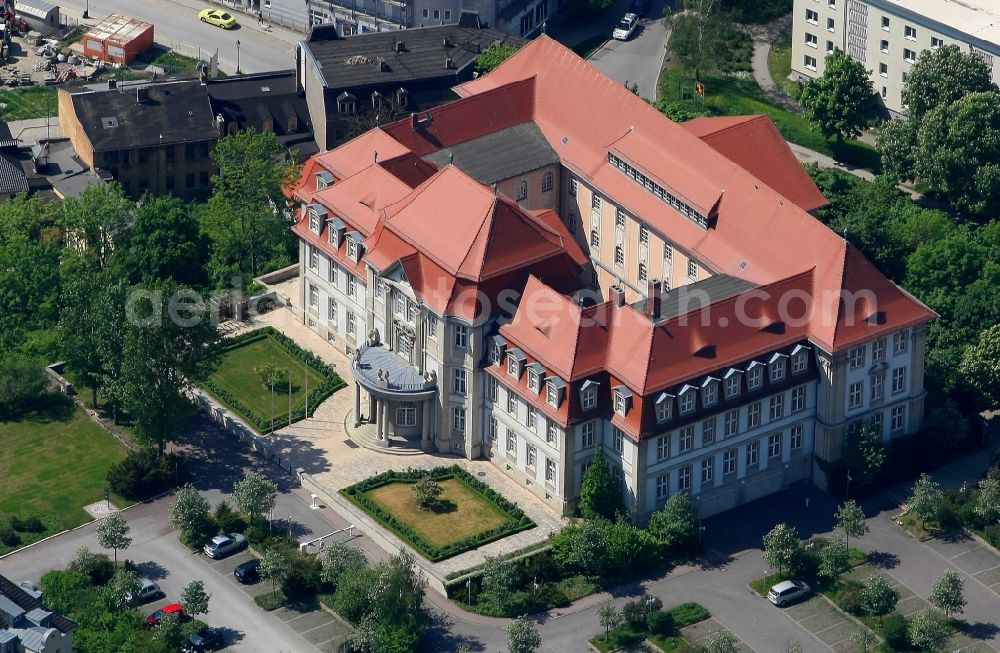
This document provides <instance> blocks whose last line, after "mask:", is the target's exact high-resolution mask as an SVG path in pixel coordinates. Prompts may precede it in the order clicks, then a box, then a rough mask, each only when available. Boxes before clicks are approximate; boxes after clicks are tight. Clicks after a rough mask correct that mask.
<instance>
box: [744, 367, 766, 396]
mask: <svg viewBox="0 0 1000 653" xmlns="http://www.w3.org/2000/svg"><path fill="white" fill-rule="evenodd" d="M763 367H764V366H763V365H754V366H753V367H750V368H749V369H748V370H747V389H748V390H750V391H751V392H752V391H754V390H756V389H758V388H760V384H761V380H762V377H763V372H762V371H761V370H762V369H763Z"/></svg>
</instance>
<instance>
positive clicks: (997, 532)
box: [983, 524, 1000, 549]
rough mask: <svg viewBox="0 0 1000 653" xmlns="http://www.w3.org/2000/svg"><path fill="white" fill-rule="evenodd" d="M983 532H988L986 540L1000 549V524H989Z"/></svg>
mask: <svg viewBox="0 0 1000 653" xmlns="http://www.w3.org/2000/svg"><path fill="white" fill-rule="evenodd" d="M983 532H984V533H985V534H986V541H987V542H989V543H990V544H991V545H992V546H993V547H994V548H997V549H1000V524H993V525H992V526H987V527H986V530H985V531H983Z"/></svg>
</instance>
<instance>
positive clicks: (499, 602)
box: [481, 556, 518, 610]
mask: <svg viewBox="0 0 1000 653" xmlns="http://www.w3.org/2000/svg"><path fill="white" fill-rule="evenodd" d="M517 581H518V573H517V568H516V567H515V566H514V563H513V562H511V561H510V560H509V559H506V558H501V557H500V556H486V561H485V562H484V563H483V572H482V576H481V582H482V588H483V592H484V593H485V594H487V595H489V596H490V597H491V598H492V599H493V603H494V605H496V606H497V608H499V609H501V610H503V609H504V608H506V607H507V605H508V604H509V603H510V599H511V595H512V594H513V593H514V589H515V588H516V587H517Z"/></svg>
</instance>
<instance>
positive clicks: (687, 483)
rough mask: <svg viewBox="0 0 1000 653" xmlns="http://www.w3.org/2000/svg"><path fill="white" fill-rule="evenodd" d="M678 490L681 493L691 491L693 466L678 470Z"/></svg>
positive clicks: (685, 466)
mask: <svg viewBox="0 0 1000 653" xmlns="http://www.w3.org/2000/svg"><path fill="white" fill-rule="evenodd" d="M677 489H678V490H679V491H680V492H686V491H688V490H690V489H691V465H684V466H683V467H681V468H680V469H678V470H677Z"/></svg>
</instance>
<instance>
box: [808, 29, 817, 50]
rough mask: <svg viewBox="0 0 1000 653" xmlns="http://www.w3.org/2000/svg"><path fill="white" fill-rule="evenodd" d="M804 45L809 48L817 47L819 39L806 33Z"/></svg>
mask: <svg viewBox="0 0 1000 653" xmlns="http://www.w3.org/2000/svg"><path fill="white" fill-rule="evenodd" d="M806 45H808V46H809V47H811V48H815V47H817V46H818V45H819V39H817V38H816V35H815V34H810V33H809V32H806Z"/></svg>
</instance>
